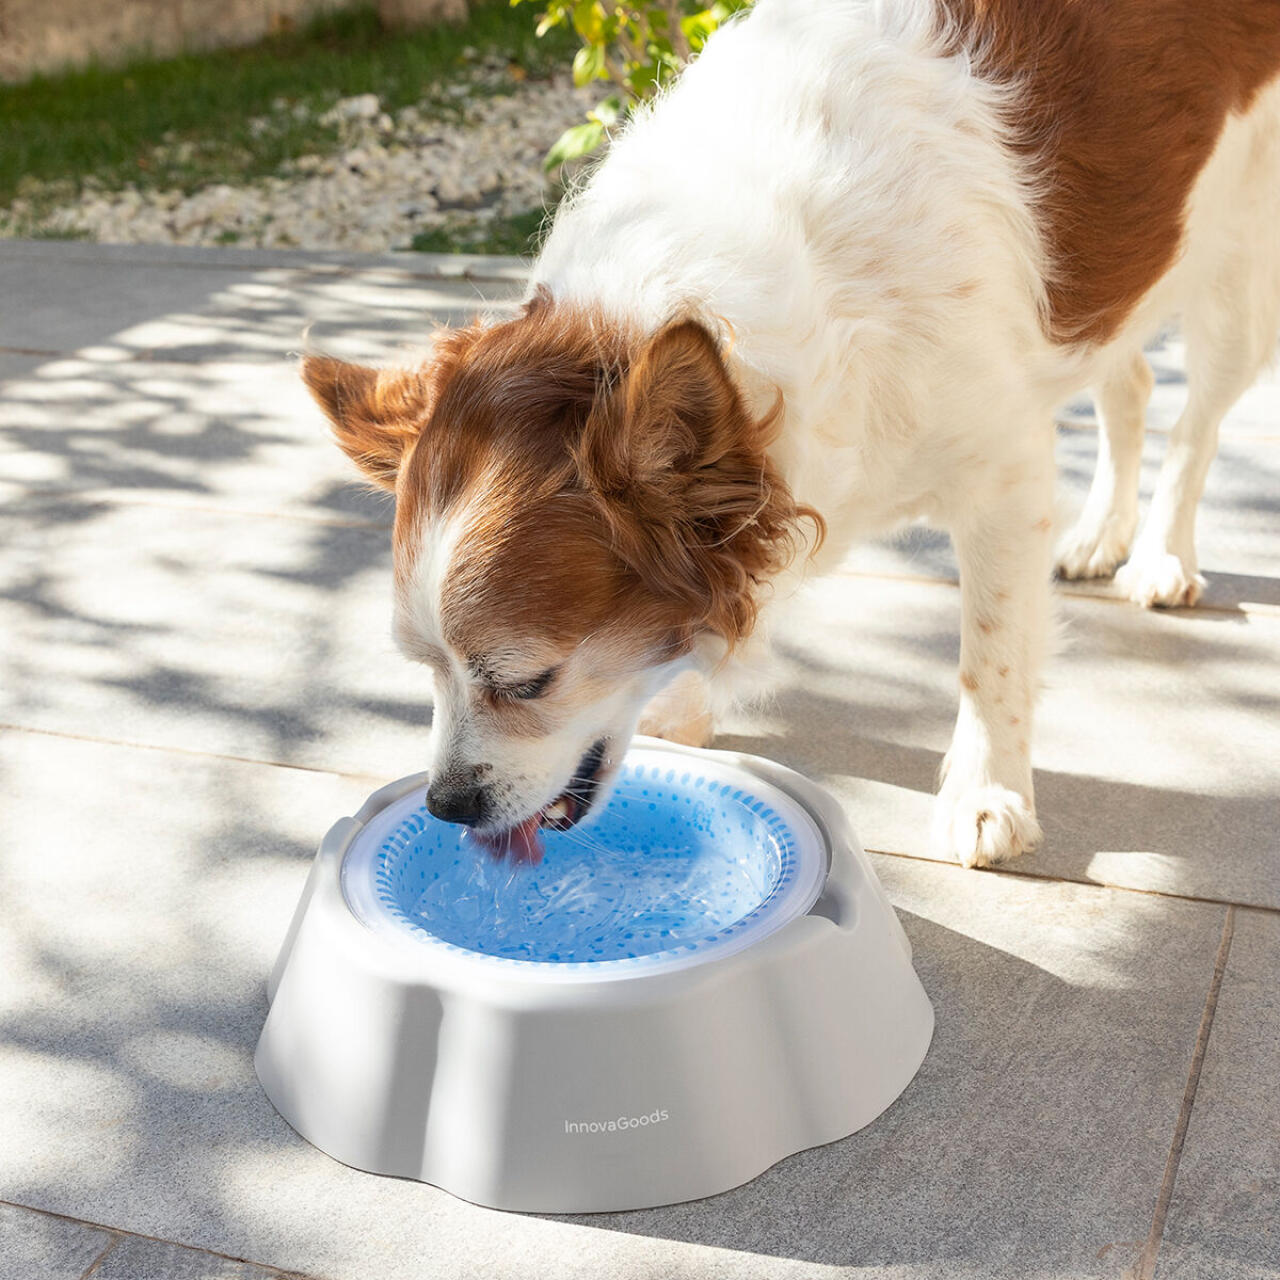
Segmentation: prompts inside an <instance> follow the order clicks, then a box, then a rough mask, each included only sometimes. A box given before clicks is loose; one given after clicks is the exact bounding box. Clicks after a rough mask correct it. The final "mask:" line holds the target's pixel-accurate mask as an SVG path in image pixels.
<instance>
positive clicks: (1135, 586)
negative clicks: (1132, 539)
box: [1116, 547, 1204, 609]
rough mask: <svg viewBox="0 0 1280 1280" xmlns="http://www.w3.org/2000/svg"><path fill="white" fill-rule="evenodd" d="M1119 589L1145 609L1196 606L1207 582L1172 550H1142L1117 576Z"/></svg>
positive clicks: (1135, 554)
mask: <svg viewBox="0 0 1280 1280" xmlns="http://www.w3.org/2000/svg"><path fill="white" fill-rule="evenodd" d="M1116 586H1117V587H1119V588H1120V590H1121V591H1123V592H1124V594H1125V595H1126V596H1128V597H1129V599H1130V600H1132V601H1134V602H1135V603H1136V604H1140V605H1142V606H1143V608H1146V609H1150V608H1153V607H1154V606H1156V605H1163V606H1164V607H1166V608H1176V607H1177V606H1179V605H1193V604H1195V603H1196V602H1197V601H1198V600H1199V599H1200V596H1201V595H1202V594H1203V592H1204V579H1203V578H1202V577H1201V576H1200V575H1199V574H1198V573H1196V572H1195V571H1194V570H1193V569H1188V568H1187V566H1186V564H1184V563H1183V561H1182V558H1181V557H1180V556H1176V555H1174V554H1173V552H1171V551H1165V550H1163V549H1160V550H1154V551H1146V550H1144V549H1143V548H1141V547H1139V548H1138V549H1137V550H1135V551H1134V553H1133V556H1132V557H1131V558H1130V560H1129V563H1128V564H1126V565H1124V566H1123V567H1122V568H1121V569H1120V570H1119V572H1118V573H1117V574H1116Z"/></svg>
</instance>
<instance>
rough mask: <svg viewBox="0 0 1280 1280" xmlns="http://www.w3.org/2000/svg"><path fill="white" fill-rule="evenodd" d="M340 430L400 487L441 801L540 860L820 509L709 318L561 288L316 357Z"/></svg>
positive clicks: (496, 839)
mask: <svg viewBox="0 0 1280 1280" xmlns="http://www.w3.org/2000/svg"><path fill="white" fill-rule="evenodd" d="M303 377H304V379H305V381H306V383H307V386H308V387H309V388H310V390H311V392H312V394H313V395H314V396H315V398H316V400H317V401H318V402H319V404H320V406H321V407H322V408H323V409H324V411H325V413H326V414H327V415H328V417H329V419H330V420H331V422H332V423H333V426H334V429H335V432H336V435H337V440H338V443H339V444H340V445H341V447H342V448H343V449H344V450H345V451H346V452H347V453H348V454H349V455H350V456H351V457H352V458H353V459H354V460H355V462H356V463H357V464H358V465H359V466H360V467H361V469H362V470H363V471H364V472H365V474H366V475H367V476H368V477H369V478H370V479H371V480H373V481H374V482H376V483H377V484H379V485H381V486H383V487H384V488H387V489H390V490H392V491H393V492H394V493H395V496H396V514H395V531H394V559H395V583H396V604H395V634H396V638H397V641H398V643H399V644H400V646H401V648H402V649H403V650H404V652H405V653H406V654H408V655H409V656H410V657H411V658H415V659H419V660H421V661H423V662H426V663H427V664H429V665H430V667H431V668H432V670H433V672H434V681H435V694H436V698H435V726H434V733H433V753H432V754H433V760H432V768H431V778H432V781H431V785H430V789H429V792H428V807H429V808H430V809H431V811H432V812H433V813H434V814H436V815H437V816H438V817H441V818H444V819H447V820H450V821H455V822H462V823H466V824H468V825H470V826H473V827H474V828H475V829H476V831H477V833H478V834H479V835H481V836H482V838H484V839H485V841H486V842H487V843H489V844H491V845H493V846H495V847H498V848H504V847H510V848H511V849H512V850H513V852H514V853H515V854H516V856H517V857H520V856H536V851H537V849H538V847H539V845H538V837H537V834H536V832H537V829H538V828H539V827H540V826H569V825H572V824H573V823H575V822H577V821H578V820H580V819H581V818H582V817H583V816H584V815H585V814H586V812H587V811H588V810H589V809H590V807H591V805H592V803H593V801H595V800H596V799H597V798H598V797H599V796H600V794H601V792H602V790H603V789H604V788H605V787H607V785H608V783H609V781H610V780H611V778H612V776H613V773H614V771H615V770H616V767H617V764H618V761H619V759H620V757H621V755H622V752H623V751H624V749H625V747H626V743H627V741H628V740H629V738H630V736H631V734H632V733H633V732H634V729H635V726H636V723H637V721H638V718H639V715H640V712H641V710H642V708H643V706H644V704H645V703H646V702H647V701H648V699H649V698H650V697H651V696H652V695H653V694H654V693H655V692H656V691H657V690H658V689H659V688H660V687H661V686H662V684H664V683H665V682H666V681H667V680H668V679H669V678H670V677H671V676H672V675H673V674H674V673H675V672H676V671H677V670H679V669H680V667H681V665H682V664H684V663H688V662H690V661H694V660H703V661H706V660H710V661H712V662H714V661H716V660H717V658H718V657H719V656H722V655H723V654H725V653H727V652H728V651H729V650H730V649H732V647H733V646H734V645H735V644H736V643H738V642H739V641H740V640H741V639H742V638H743V637H744V636H745V635H746V634H747V633H748V632H749V631H750V629H751V627H752V625H753V623H754V621H755V614H756V608H757V594H758V590H759V587H760V586H761V584H762V583H763V582H764V581H765V580H766V579H767V578H768V577H769V576H770V575H771V574H772V573H773V572H774V571H776V570H777V569H779V568H780V567H781V566H782V565H783V564H784V563H785V562H786V561H787V560H788V559H789V558H790V555H791V554H792V550H793V544H794V542H795V541H796V524H797V520H798V519H799V518H800V516H801V515H803V514H806V513H804V512H802V511H801V510H799V509H798V508H797V507H796V505H795V503H794V502H793V501H792V498H791V496H790V494H789V492H788V491H787V488H786V486H785V484H784V483H783V482H782V480H781V478H780V477H779V475H778V474H777V473H776V471H775V469H774V467H773V466H772V465H771V463H770V462H769V460H768V458H767V456H766V454H765V445H766V444H767V442H768V435H769V432H770V427H771V423H770V420H769V419H767V418H766V419H765V420H760V419H758V418H754V417H752V416H751V415H750V414H749V413H748V411H747V409H746V407H745V406H744V404H743V402H742V399H741V397H740V396H739V394H738V391H737V390H736V388H735V386H734V384H733V382H732V381H731V379H730V377H729V375H728V373H727V371H726V368H725V365H724V363H723V361H722V359H721V355H720V352H719V350H718V348H717V344H716V342H715V341H714V340H713V338H712V337H711V335H710V334H709V333H708V332H707V330H706V329H705V328H703V327H702V326H701V325H700V324H698V323H696V322H694V321H689V320H686V321H680V322H676V323H672V324H670V325H668V326H666V327H664V328H662V329H661V330H659V331H658V332H656V333H652V334H633V333H627V332H624V331H622V330H620V329H618V328H617V327H616V326H611V325H609V324H607V323H605V322H604V321H603V320H601V319H600V318H598V317H594V316H591V315H587V314H584V313H582V312H579V311H575V310H570V309H566V308H563V307H560V306H556V305H553V304H552V303H551V302H550V301H548V300H546V299H544V298H541V299H538V300H535V302H533V303H532V304H530V305H529V306H528V307H527V308H526V310H525V312H524V313H523V314H522V315H521V316H520V317H519V318H518V319H515V320H513V321H510V322H508V323H505V324H500V325H496V326H490V327H484V326H481V325H474V326H472V327H470V328H467V329H461V330H454V331H448V332H445V333H444V334H442V335H441V336H440V337H439V339H438V340H437V342H436V345H435V347H434V349H433V351H432V354H431V357H430V359H429V360H428V362H427V363H425V364H424V365H422V366H421V367H419V368H416V369H370V368H364V367H362V366H358V365H351V364H345V363H343V362H341V361H337V360H333V359H330V358H327V357H317V356H311V357H307V358H306V359H305V361H304V363H303Z"/></svg>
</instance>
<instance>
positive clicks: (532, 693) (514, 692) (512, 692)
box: [494, 667, 560, 701]
mask: <svg viewBox="0 0 1280 1280" xmlns="http://www.w3.org/2000/svg"><path fill="white" fill-rule="evenodd" d="M559 670H560V668H559V667H548V668H547V670H546V671H544V672H542V674H541V675H536V676H534V678H533V679H532V680H526V681H524V682H523V683H522V684H507V685H498V686H495V688H494V693H495V694H497V695H498V697H500V698H518V699H520V700H521V701H527V700H529V699H532V698H540V697H542V695H543V694H544V693H546V691H547V690H548V689H549V688H550V687H551V682H552V681H553V680H554V679H555V678H556V673H557V672H558V671H559Z"/></svg>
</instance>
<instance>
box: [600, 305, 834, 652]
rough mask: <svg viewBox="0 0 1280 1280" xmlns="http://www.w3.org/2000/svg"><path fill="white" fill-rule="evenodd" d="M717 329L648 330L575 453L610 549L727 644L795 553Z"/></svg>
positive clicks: (759, 424)
mask: <svg viewBox="0 0 1280 1280" xmlns="http://www.w3.org/2000/svg"><path fill="white" fill-rule="evenodd" d="M777 418H778V414H777V412H776V411H775V412H772V413H768V414H766V415H765V416H764V417H763V418H755V417H753V416H752V414H751V413H750V412H749V410H748V409H747V407H746V405H745V404H744V403H743V400H742V397H741V396H740V395H739V393H738V390H737V388H736V387H735V386H734V383H733V380H732V379H731V377H730V376H729V372H728V370H727V369H726V367H725V364H724V360H723V359H722V358H721V355H720V351H719V348H718V346H717V344H716V341H715V339H714V338H713V337H712V336H711V334H710V333H708V332H707V330H706V329H704V328H703V327H702V325H700V324H698V323H697V322H696V321H693V320H682V321H677V322H675V323H673V324H670V325H668V326H666V327H665V328H663V329H661V330H659V332H658V333H656V334H655V335H653V336H652V337H651V338H649V339H648V340H647V341H646V342H645V343H644V345H643V346H642V347H641V348H640V350H639V351H638V352H636V353H635V355H634V356H633V358H632V359H631V361H630V363H629V366H628V367H627V369H626V371H625V372H624V373H623V375H622V377H621V380H620V381H619V382H618V383H617V384H616V385H615V386H614V387H613V388H611V389H610V390H609V391H608V392H607V393H606V394H604V395H602V396H600V397H599V398H598V400H597V403H596V405H595V407H594V409H593V410H592V412H591V415H590V416H589V418H588V420H587V423H586V426H585V427H584V429H583V433H582V436H581V439H580V440H579V442H578V446H577V448H576V450H575V460H576V462H577V465H578V472H579V475H580V477H581V481H582V484H583V487H584V488H585V489H586V490H587V491H588V493H590V494H592V496H593V497H594V498H595V499H596V503H597V506H598V508H599V510H600V511H601V513H602V514H603V515H604V518H605V521H606V524H607V525H608V528H609V532H610V536H611V539H612V542H613V545H614V548H615V550H616V551H617V553H618V554H619V556H620V557H621V558H622V560H623V561H624V562H625V563H626V564H627V565H628V567H629V568H631V569H632V570H633V571H634V572H635V573H636V574H637V575H638V576H639V577H640V578H641V580H642V581H643V582H644V583H645V584H646V585H647V586H648V587H649V589H650V590H651V591H652V592H653V593H654V594H655V595H657V596H658V597H659V598H661V599H665V600H666V601H667V602H669V603H670V604H672V605H674V606H675V607H676V608H677V609H678V610H679V611H680V613H681V615H682V618H683V620H684V623H685V626H686V627H687V629H689V630H691V631H698V630H702V631H713V632H715V633H717V634H718V635H720V636H721V637H722V638H723V639H724V640H725V641H726V642H727V643H728V644H729V645H730V646H733V645H734V644H735V643H737V642H738V641H739V640H741V639H743V638H745V636H746V635H747V634H748V632H749V631H750V630H751V627H752V625H753V624H754V621H755V615H756V609H757V595H758V592H757V588H758V587H759V586H760V585H761V584H762V583H763V582H764V581H765V580H766V579H767V578H768V577H769V576H771V575H772V574H773V573H774V572H776V571H777V570H778V569H780V568H782V567H783V565H784V564H786V563H787V561H788V560H790V558H791V556H792V554H793V552H794V549H795V546H796V544H797V541H798V539H797V537H796V533H797V529H796V524H797V521H798V519H799V518H800V517H801V516H806V515H807V516H811V517H814V518H815V523H817V524H819V525H820V520H818V519H817V518H816V515H815V513H813V512H811V511H809V510H808V509H806V508H800V507H798V506H797V505H796V503H795V502H794V501H793V499H792V497H791V493H790V490H789V489H788V488H787V485H786V483H785V482H784V481H783V479H782V477H781V476H780V475H779V474H778V472H777V470H776V469H775V468H774V466H773V464H772V462H771V461H770V460H769V458H768V455H767V452H766V448H767V445H768V444H769V441H770V440H771V438H772V436H773V434H774V428H775V425H776V422H777Z"/></svg>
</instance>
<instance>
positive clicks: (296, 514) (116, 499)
mask: <svg viewBox="0 0 1280 1280" xmlns="http://www.w3.org/2000/svg"><path fill="white" fill-rule="evenodd" d="M349 483H350V485H351V487H352V488H357V487H359V482H358V481H350V482H349ZM68 502H82V503H85V504H90V505H99V506H110V507H154V508H155V509H157V510H160V511H177V512H186V511H198V512H202V513H204V514H207V515H215V516H246V517H248V518H249V519H251V520H296V521H298V522H300V523H302V524H313V525H319V526H322V527H324V528H326V529H382V530H391V529H394V528H395V521H394V520H376V519H374V518H373V517H372V516H370V517H367V518H366V517H364V516H325V515H319V514H313V513H312V512H309V511H264V510H260V509H255V508H252V507H227V506H219V505H218V504H217V503H215V502H183V501H180V500H179V501H176V502H166V501H165V500H164V499H163V498H155V497H150V496H139V497H134V496H133V495H132V494H130V493H120V494H115V493H103V492H102V491H101V490H95V489H45V490H42V491H40V492H39V493H35V494H30V495H28V496H27V497H24V498H19V499H18V500H17V503H15V504H14V505H15V506H17V505H18V504H26V505H29V506H39V505H42V504H43V505H48V506H58V505H60V504H63V503H68ZM10 509H12V508H10Z"/></svg>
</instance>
